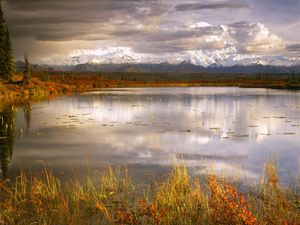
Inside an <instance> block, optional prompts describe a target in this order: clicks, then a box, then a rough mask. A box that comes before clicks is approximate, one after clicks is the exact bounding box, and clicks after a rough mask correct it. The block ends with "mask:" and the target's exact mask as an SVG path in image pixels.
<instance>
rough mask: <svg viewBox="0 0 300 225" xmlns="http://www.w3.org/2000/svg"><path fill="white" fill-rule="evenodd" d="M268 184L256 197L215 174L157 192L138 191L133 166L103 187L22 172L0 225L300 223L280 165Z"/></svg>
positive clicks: (178, 171) (2, 199) (1, 198)
mask: <svg viewBox="0 0 300 225" xmlns="http://www.w3.org/2000/svg"><path fill="white" fill-rule="evenodd" d="M263 177H264V178H265V179H263V180H262V182H261V184H260V186H259V188H256V189H255V190H256V191H254V190H253V189H252V190H249V191H247V192H245V191H244V192H242V191H240V190H239V188H238V187H237V186H236V185H234V184H232V183H230V182H228V181H226V180H225V179H220V178H218V177H217V176H215V175H213V174H209V175H207V176H206V177H205V178H201V179H200V178H192V177H191V176H190V175H189V174H188V171H187V168H186V167H185V166H179V165H177V166H175V167H174V169H173V171H172V173H171V174H170V175H169V176H168V178H167V179H166V180H164V181H162V182H158V183H155V184H154V185H153V188H151V189H149V188H146V187H141V186H139V185H134V184H133V182H132V181H131V179H130V177H129V176H128V171H127V168H126V167H124V168H123V167H116V168H112V167H108V169H107V170H106V171H104V172H102V173H100V174H99V176H98V181H97V180H95V179H94V177H92V176H88V177H87V178H86V179H85V181H80V180H79V179H76V178H75V179H71V180H69V181H65V182H62V181H60V180H59V179H58V178H57V177H56V176H54V175H53V174H52V173H51V172H50V171H49V170H46V169H45V170H44V171H43V172H42V173H41V174H39V175H36V174H35V175H26V174H25V173H24V172H21V173H20V175H19V176H18V177H17V178H16V180H15V181H14V182H12V181H10V180H2V181H1V182H0V224H9V225H10V224H11V225H15V224H51V225H52V224H199V225H201V224H208V225H209V224H226V225H227V224H232V225H242V224H243V225H244V224H245V225H255V224H262V225H263V224H274V225H275V224H276V225H280V224H282V225H297V224H299V221H300V199H299V186H298V187H296V188H289V189H288V188H285V187H283V186H282V185H281V184H280V182H279V177H278V172H277V167H276V164H275V163H274V162H267V163H266V164H265V172H264V175H263Z"/></svg>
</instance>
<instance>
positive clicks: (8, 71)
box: [0, 0, 15, 81]
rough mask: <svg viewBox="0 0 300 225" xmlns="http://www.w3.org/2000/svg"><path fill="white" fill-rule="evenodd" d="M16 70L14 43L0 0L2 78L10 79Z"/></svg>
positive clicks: (0, 64) (0, 60)
mask: <svg viewBox="0 0 300 225" xmlns="http://www.w3.org/2000/svg"><path fill="white" fill-rule="evenodd" d="M14 70H15V64H14V57H13V49H12V43H11V40H10V35H9V31H8V27H7V26H6V23H5V19H4V15H3V11H2V6H1V0H0V79H1V80H6V81H9V80H10V79H11V77H12V74H13V72H14Z"/></svg>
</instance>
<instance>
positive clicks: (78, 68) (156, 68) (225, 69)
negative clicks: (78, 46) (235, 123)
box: [16, 61, 300, 74]
mask: <svg viewBox="0 0 300 225" xmlns="http://www.w3.org/2000/svg"><path fill="white" fill-rule="evenodd" d="M16 64H17V68H18V69H19V70H22V68H23V66H24V63H23V62H22V61H18V62H17V63H16ZM44 68H48V69H50V70H56V71H74V72H128V73H129V72H130V73H183V74H184V73H249V74H253V73H256V74H257V73H262V74H266V73H269V74H281V73H282V74H287V73H300V65H294V66H271V65H260V64H252V65H247V66H243V65H235V66H218V65H210V66H208V67H204V66H200V65H194V64H191V63H189V62H182V63H180V64H170V63H160V64H126V63H125V64H94V63H84V64H77V65H69V66H57V65H33V69H34V70H37V71H38V70H42V69H44Z"/></svg>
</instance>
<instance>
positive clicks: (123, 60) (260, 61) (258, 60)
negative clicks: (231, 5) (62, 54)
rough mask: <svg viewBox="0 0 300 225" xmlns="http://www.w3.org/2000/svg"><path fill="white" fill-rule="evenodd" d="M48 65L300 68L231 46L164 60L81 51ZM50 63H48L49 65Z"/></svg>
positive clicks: (289, 60) (294, 60)
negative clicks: (181, 64)
mask: <svg viewBox="0 0 300 225" xmlns="http://www.w3.org/2000/svg"><path fill="white" fill-rule="evenodd" d="M46 60H47V62H48V63H47V64H52V65H68V66H74V65H78V64H99V65H101V64H162V63H168V64H172V65H176V64H180V63H182V62H185V63H190V64H193V65H197V66H203V67H209V66H223V67H230V66H235V65H240V66H249V65H270V66H295V65H300V58H299V57H287V56H283V55H255V54H240V53H238V50H237V49H236V48H235V47H234V46H229V47H227V48H223V49H219V50H194V51H186V52H182V53H174V54H166V55H164V56H161V57H159V56H157V55H150V54H142V53H135V52H133V51H132V50H131V49H130V48H110V49H106V50H102V49H97V50H81V51H78V52H74V53H72V54H71V55H70V56H68V57H66V58H64V59H58V58H52V59H49V58H48V59H46ZM49 62H50V63H49Z"/></svg>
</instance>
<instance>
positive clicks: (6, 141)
mask: <svg viewBox="0 0 300 225" xmlns="http://www.w3.org/2000/svg"><path fill="white" fill-rule="evenodd" d="M14 135H15V112H14V110H13V108H12V107H11V106H10V107H5V108H4V109H1V110H0V166H1V171H2V175H3V177H5V176H6V173H7V169H8V164H9V162H10V160H11V158H12V155H13V145H14V141H15V136H14Z"/></svg>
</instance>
